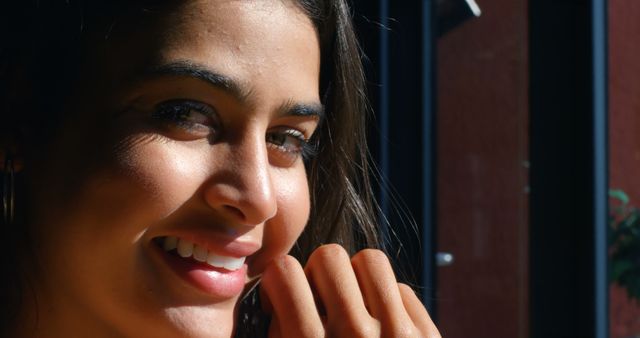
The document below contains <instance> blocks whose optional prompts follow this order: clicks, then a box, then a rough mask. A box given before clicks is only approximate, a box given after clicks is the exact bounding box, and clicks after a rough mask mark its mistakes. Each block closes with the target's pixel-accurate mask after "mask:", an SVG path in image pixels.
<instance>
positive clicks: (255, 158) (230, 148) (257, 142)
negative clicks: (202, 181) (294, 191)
mask: <svg viewBox="0 0 640 338" xmlns="http://www.w3.org/2000/svg"><path fill="white" fill-rule="evenodd" d="M256 134H258V133H256ZM260 135H261V134H258V135H254V136H246V137H243V138H242V140H240V141H238V142H233V143H227V144H225V147H223V148H224V149H217V150H216V153H215V154H214V156H215V158H214V161H215V162H216V170H215V173H214V174H213V175H212V176H211V178H210V180H209V182H208V183H207V186H206V187H205V190H204V195H205V196H204V198H205V200H206V202H207V204H208V205H209V206H211V207H212V208H214V209H215V210H216V211H217V212H219V213H221V214H223V215H224V216H225V217H227V218H230V219H231V220H232V221H233V222H238V223H240V224H242V225H248V226H255V225H259V224H262V223H264V222H266V221H267V220H269V219H270V218H272V217H273V216H275V214H276V212H277V203H276V196H275V192H274V189H273V184H272V180H271V173H270V172H271V167H270V163H269V157H268V152H267V148H266V143H265V138H264V136H260Z"/></svg>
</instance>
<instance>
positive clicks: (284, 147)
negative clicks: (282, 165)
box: [266, 128, 315, 162]
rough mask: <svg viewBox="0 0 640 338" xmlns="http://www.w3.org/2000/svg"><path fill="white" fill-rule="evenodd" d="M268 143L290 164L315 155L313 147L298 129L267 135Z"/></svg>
mask: <svg viewBox="0 0 640 338" xmlns="http://www.w3.org/2000/svg"><path fill="white" fill-rule="evenodd" d="M266 141H267V144H269V146H270V147H271V148H272V149H274V150H275V151H277V152H278V153H279V154H280V155H281V157H284V158H286V159H287V160H288V161H289V162H293V161H295V160H297V159H298V158H302V159H303V160H307V159H309V158H310V157H312V156H313V155H314V154H315V148H314V147H313V145H311V143H310V142H309V140H307V139H306V138H305V136H304V134H303V133H302V132H300V131H299V130H297V129H291V128H283V129H276V130H274V131H270V132H268V133H267V135H266Z"/></svg>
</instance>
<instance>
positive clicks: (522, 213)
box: [352, 0, 640, 338]
mask: <svg viewBox="0 0 640 338" xmlns="http://www.w3.org/2000/svg"><path fill="white" fill-rule="evenodd" d="M352 4H353V8H354V21H355V22H356V28H357V31H358V34H359V37H360V39H361V41H362V44H363V50H364V53H365V55H366V58H365V60H364V61H365V66H366V71H367V78H368V81H369V94H370V100H371V106H372V111H374V115H373V117H372V127H371V130H370V141H371V144H372V156H373V158H374V160H375V161H376V163H377V164H378V170H379V171H380V172H381V174H382V176H383V178H384V179H383V180H382V181H381V182H378V183H379V184H378V187H377V188H378V197H379V200H380V203H381V205H382V214H381V219H388V220H389V223H388V224H389V225H387V226H384V228H383V231H384V233H385V234H386V236H387V239H388V242H387V250H388V251H389V252H390V254H392V255H395V259H396V262H397V265H398V267H397V271H398V274H399V276H400V278H401V279H404V280H407V281H410V280H413V281H414V282H415V283H416V284H417V285H416V286H417V287H418V288H419V290H420V292H421V293H422V296H423V300H424V302H425V304H426V305H427V307H428V308H429V309H430V312H431V313H432V315H433V316H434V317H435V318H436V321H437V324H438V326H439V328H440V330H441V333H442V334H443V336H444V337H446V338H462V337H465V338H466V337H481V338H482V337H487V338H514V337H523V338H524V337H532V338H533V337H536V338H537V337H577V338H582V337H585V338H589V337H594V338H595V337H597V338H605V337H611V338H631V337H640V305H639V304H640V303H639V302H638V300H639V299H640V212H639V211H638V210H637V209H636V208H637V207H640V175H638V176H636V168H640V114H639V113H640V61H637V59H636V55H637V54H638V53H637V52H636V51H640V39H639V38H638V36H640V1H638V0H608V1H607V0H475V1H472V0H421V1H391V0H375V1H372V0H354V1H353V2H352ZM408 215H412V216H413V217H409V216H408ZM412 220H413V221H412ZM403 225H404V226H403Z"/></svg>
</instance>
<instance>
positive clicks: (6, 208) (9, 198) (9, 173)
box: [2, 154, 15, 225]
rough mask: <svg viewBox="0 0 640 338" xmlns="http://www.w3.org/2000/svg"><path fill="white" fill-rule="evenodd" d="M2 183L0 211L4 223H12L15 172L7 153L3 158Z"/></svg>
mask: <svg viewBox="0 0 640 338" xmlns="http://www.w3.org/2000/svg"><path fill="white" fill-rule="evenodd" d="M3 176H4V177H3V184H2V213H3V216H4V223H5V224H6V225H9V224H11V223H13V216H14V212H15V172H14V169H13V159H12V158H11V156H10V155H9V154H7V156H6V158H5V160H4V175H3Z"/></svg>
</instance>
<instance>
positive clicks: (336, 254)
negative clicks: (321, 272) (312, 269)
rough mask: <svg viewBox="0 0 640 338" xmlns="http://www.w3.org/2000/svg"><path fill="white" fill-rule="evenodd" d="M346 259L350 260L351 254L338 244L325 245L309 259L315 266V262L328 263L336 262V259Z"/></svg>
mask: <svg viewBox="0 0 640 338" xmlns="http://www.w3.org/2000/svg"><path fill="white" fill-rule="evenodd" d="M340 257H343V258H346V259H347V260H348V259H349V254H348V253H347V251H346V250H345V249H344V248H343V247H342V246H340V245H338V244H325V245H322V246H320V247H319V248H317V249H316V250H315V251H314V252H313V253H312V254H311V256H310V257H309V261H308V262H309V263H310V264H315V263H313V262H316V261H317V262H326V261H334V260H336V258H340Z"/></svg>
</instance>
